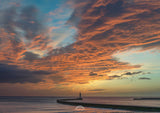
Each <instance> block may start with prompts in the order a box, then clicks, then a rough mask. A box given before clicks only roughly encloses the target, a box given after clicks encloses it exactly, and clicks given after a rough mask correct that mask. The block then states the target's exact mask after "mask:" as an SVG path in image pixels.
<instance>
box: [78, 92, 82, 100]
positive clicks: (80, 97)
mask: <svg viewBox="0 0 160 113" xmlns="http://www.w3.org/2000/svg"><path fill="white" fill-rule="evenodd" d="M78 99H79V100H82V94H81V92H80V93H79V98H78Z"/></svg>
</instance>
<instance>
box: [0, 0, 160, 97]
mask: <svg viewBox="0 0 160 113" xmlns="http://www.w3.org/2000/svg"><path fill="white" fill-rule="evenodd" d="M159 4H160V0H0V96H69V95H77V93H78V92H82V94H83V95H85V96H159V95H160V86H159V81H160V5H159Z"/></svg>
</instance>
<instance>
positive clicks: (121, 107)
mask: <svg viewBox="0 0 160 113" xmlns="http://www.w3.org/2000/svg"><path fill="white" fill-rule="evenodd" d="M72 100H82V99H79V98H74V99H58V100H57V103H61V104H67V105H73V106H79V105H82V106H84V107H95V108H108V109H115V110H116V109H118V110H129V111H137V112H138V111H140V112H160V107H145V106H131V105H114V104H96V103H84V102H73V101H72Z"/></svg>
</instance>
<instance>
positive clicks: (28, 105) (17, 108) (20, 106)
mask: <svg viewBox="0 0 160 113" xmlns="http://www.w3.org/2000/svg"><path fill="white" fill-rule="evenodd" d="M57 99H59V98H56V97H0V113H72V112H73V113H77V112H78V113H103V112H107V113H109V112H123V111H122V110H111V109H100V108H88V107H83V106H70V105H63V104H59V103H57V102H56V100H57ZM128 99H129V98H116V99H115V100H116V101H117V102H120V101H122V100H123V101H124V100H128ZM112 100H114V99H113V98H95V97H94V98H85V99H84V101H87V102H98V103H103V102H112ZM129 100H130V99H129ZM129 100H128V101H129ZM130 101H131V100H130ZM82 108H83V109H82Z"/></svg>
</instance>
